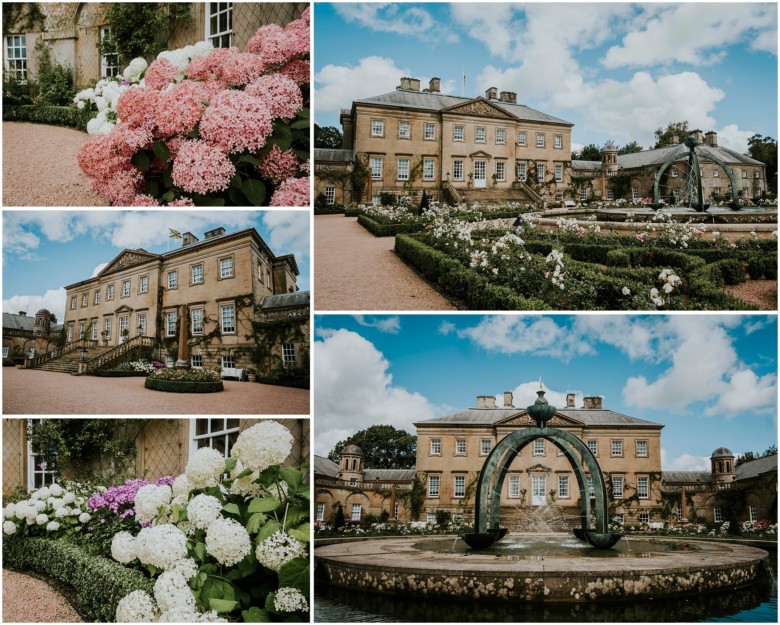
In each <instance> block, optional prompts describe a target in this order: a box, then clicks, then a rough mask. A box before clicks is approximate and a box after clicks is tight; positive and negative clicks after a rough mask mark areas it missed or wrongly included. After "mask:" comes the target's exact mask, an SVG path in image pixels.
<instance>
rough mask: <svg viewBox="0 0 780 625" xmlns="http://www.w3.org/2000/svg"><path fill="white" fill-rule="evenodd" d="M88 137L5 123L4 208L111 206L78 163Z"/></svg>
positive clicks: (42, 126)
mask: <svg viewBox="0 0 780 625" xmlns="http://www.w3.org/2000/svg"><path fill="white" fill-rule="evenodd" d="M87 138H88V135H87V134H86V133H83V132H81V131H79V130H74V129H73V128H62V127H61V126H47V125H45V124H26V123H20V122H3V205H4V206H107V203H106V202H104V201H103V200H101V199H100V198H98V197H97V196H95V195H93V194H92V193H91V192H90V190H89V188H88V186H87V178H86V176H84V174H83V173H81V169H80V168H79V164H78V162H77V161H76V153H77V152H78V150H79V148H80V147H81V145H82V144H83V143H84V142H85V141H86V140H87Z"/></svg>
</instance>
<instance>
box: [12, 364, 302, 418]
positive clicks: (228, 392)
mask: <svg viewBox="0 0 780 625" xmlns="http://www.w3.org/2000/svg"><path fill="white" fill-rule="evenodd" d="M144 379H145V378H140V377H139V378H98V377H93V376H88V375H85V376H72V375H69V374H67V373H56V372H54V371H36V370H35V369H16V368H15V367H3V413H4V414H131V415H132V414H160V415H172V414H257V415H277V414H296V415H308V414H310V411H309V391H308V390H306V389H300V388H287V387H284V386H271V385H268V384H258V383H256V382H237V381H231V380H225V390H224V391H222V392H221V393H203V394H193V393H163V392H161V391H150V390H149V389H146V388H144Z"/></svg>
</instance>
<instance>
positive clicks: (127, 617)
mask: <svg viewBox="0 0 780 625" xmlns="http://www.w3.org/2000/svg"><path fill="white" fill-rule="evenodd" d="M157 616H158V612H157V606H156V605H154V601H152V598H151V597H150V596H149V595H148V594H147V593H145V592H144V591H143V590H134V591H133V592H131V593H130V594H129V595H127V596H125V597H123V598H122V599H121V600H120V601H119V603H118V604H117V606H116V622H117V623H154V622H156V621H157Z"/></svg>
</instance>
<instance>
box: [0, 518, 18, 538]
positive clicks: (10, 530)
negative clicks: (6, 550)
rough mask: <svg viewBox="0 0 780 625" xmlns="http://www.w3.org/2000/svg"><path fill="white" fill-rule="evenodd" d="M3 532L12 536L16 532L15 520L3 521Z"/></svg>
mask: <svg viewBox="0 0 780 625" xmlns="http://www.w3.org/2000/svg"><path fill="white" fill-rule="evenodd" d="M3 534H6V535H8V536H10V535H11V534H16V523H14V522H13V521H5V522H4V523H3Z"/></svg>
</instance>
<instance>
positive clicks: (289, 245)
mask: <svg viewBox="0 0 780 625" xmlns="http://www.w3.org/2000/svg"><path fill="white" fill-rule="evenodd" d="M263 223H264V224H265V227H266V228H268V231H269V237H268V239H269V240H268V241H266V243H268V245H269V247H270V248H271V249H272V250H273V252H274V254H295V258H296V260H297V262H298V264H299V265H300V264H301V263H302V262H303V261H304V260H305V259H307V258H309V242H310V236H309V229H310V228H309V223H310V220H309V213H308V211H266V213H265V215H264V216H263Z"/></svg>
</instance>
